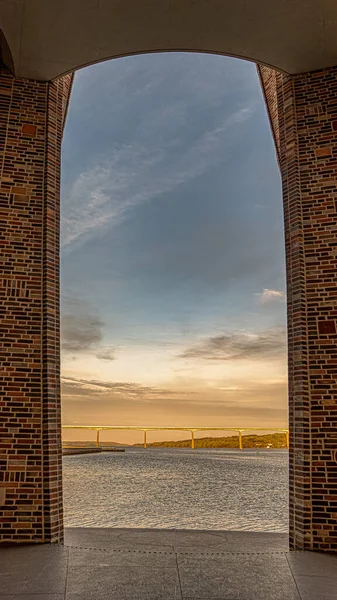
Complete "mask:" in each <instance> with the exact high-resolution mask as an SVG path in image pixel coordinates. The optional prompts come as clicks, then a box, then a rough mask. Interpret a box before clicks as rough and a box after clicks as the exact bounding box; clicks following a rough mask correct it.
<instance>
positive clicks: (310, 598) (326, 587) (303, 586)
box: [295, 575, 337, 600]
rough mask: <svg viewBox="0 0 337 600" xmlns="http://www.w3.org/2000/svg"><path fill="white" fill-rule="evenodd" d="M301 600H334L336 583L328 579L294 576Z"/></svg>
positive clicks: (336, 594)
mask: <svg viewBox="0 0 337 600" xmlns="http://www.w3.org/2000/svg"><path fill="white" fill-rule="evenodd" d="M295 579H296V584H297V587H298V590H299V592H300V596H301V600H336V598H337V582H336V579H332V578H330V577H310V576H302V575H300V576H296V578H295Z"/></svg>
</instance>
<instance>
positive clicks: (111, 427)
mask: <svg viewBox="0 0 337 600" xmlns="http://www.w3.org/2000/svg"><path fill="white" fill-rule="evenodd" d="M62 429H82V430H91V431H96V447H99V434H100V432H101V431H142V432H143V446H144V448H146V447H147V432H148V431H187V432H189V433H190V434H191V448H193V449H194V448H195V437H194V434H195V433H196V432H197V431H235V432H236V433H237V434H238V438H239V448H240V450H242V449H243V440H242V438H243V436H242V434H243V433H247V432H250V431H268V432H275V433H277V432H279V433H284V434H285V441H286V446H287V448H289V429H286V428H284V427H151V426H149V427H147V426H136V425H62Z"/></svg>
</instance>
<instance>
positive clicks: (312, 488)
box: [260, 67, 337, 551]
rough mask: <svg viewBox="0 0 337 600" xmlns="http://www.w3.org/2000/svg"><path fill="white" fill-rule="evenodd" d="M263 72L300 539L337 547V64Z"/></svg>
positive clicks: (294, 517) (296, 543)
mask: <svg viewBox="0 0 337 600" xmlns="http://www.w3.org/2000/svg"><path fill="white" fill-rule="evenodd" d="M268 71H270V73H268ZM260 76H261V80H262V83H263V86H264V87H265V90H264V91H265V97H266V100H267V102H268V108H269V114H270V116H271V120H272V122H273V128H274V131H276V132H278V133H277V134H276V139H277V140H278V142H277V143H278V151H279V162H280V169H281V175H282V182H283V200H284V223H285V243H286V262H287V298H288V357H289V358H288V359H289V417H290V428H291V435H290V484H289V489H290V538H291V545H292V547H294V548H298V549H314V550H334V551H337V396H336V392H337V380H336V379H337V333H336V323H337V272H336V265H337V68H331V69H327V70H324V71H319V72H313V73H307V74H304V75H296V76H293V77H290V76H285V75H281V74H275V72H274V71H272V70H271V69H267V68H266V67H263V68H262V69H261V68H260ZM273 81H274V83H272V82H273ZM275 81H276V82H277V85H276V86H275Z"/></svg>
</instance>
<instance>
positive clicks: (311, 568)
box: [287, 552, 337, 598]
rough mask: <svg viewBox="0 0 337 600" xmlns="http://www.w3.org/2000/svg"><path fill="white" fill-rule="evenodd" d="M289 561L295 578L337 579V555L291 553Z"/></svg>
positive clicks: (288, 556)
mask: <svg viewBox="0 0 337 600" xmlns="http://www.w3.org/2000/svg"><path fill="white" fill-rule="evenodd" d="M287 560H288V563H289V565H290V568H291V570H292V572H293V574H294V575H295V576H297V575H309V576H310V575H316V576H318V577H319V576H322V577H335V578H337V555H335V556H333V555H332V554H323V553H319V552H289V553H288V554H287ZM336 586H337V582H336ZM336 598H337V591H336Z"/></svg>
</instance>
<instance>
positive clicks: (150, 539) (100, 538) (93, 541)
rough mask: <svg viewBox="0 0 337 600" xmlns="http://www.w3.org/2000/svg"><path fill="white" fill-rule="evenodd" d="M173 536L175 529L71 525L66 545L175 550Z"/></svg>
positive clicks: (66, 535)
mask: <svg viewBox="0 0 337 600" xmlns="http://www.w3.org/2000/svg"><path fill="white" fill-rule="evenodd" d="M173 537H174V530H166V531H165V530H164V531H162V530H160V529H157V530H156V529H113V528H105V527H95V528H85V527H83V528H80V527H73V528H71V527H69V528H67V529H66V531H65V545H66V546H69V547H86V548H107V549H118V548H119V549H122V548H126V549H127V550H128V549H135V547H138V548H144V546H146V548H147V549H149V550H150V549H151V550H153V551H157V552H159V551H162V552H166V551H167V550H169V551H171V552H173Z"/></svg>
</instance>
